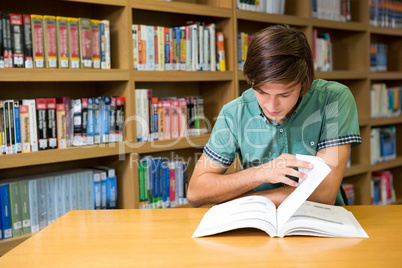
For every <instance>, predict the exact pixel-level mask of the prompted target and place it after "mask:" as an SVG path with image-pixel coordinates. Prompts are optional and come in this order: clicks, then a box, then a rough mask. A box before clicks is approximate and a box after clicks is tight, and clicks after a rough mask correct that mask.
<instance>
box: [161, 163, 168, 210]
mask: <svg viewBox="0 0 402 268" xmlns="http://www.w3.org/2000/svg"><path fill="white" fill-rule="evenodd" d="M169 175H170V170H169V165H168V163H167V162H163V163H162V208H168V207H170V198H169V188H170V180H169Z"/></svg>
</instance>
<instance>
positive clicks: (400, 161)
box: [371, 156, 402, 171]
mask: <svg viewBox="0 0 402 268" xmlns="http://www.w3.org/2000/svg"><path fill="white" fill-rule="evenodd" d="M400 166H402V157H401V156H399V157H397V158H396V159H395V160H391V161H387V162H382V163H378V164H375V165H372V166H371V171H381V170H387V169H392V168H396V167H400Z"/></svg>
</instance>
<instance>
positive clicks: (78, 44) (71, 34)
mask: <svg viewBox="0 0 402 268" xmlns="http://www.w3.org/2000/svg"><path fill="white" fill-rule="evenodd" d="M0 17H1V19H0V68H95V69H110V68H111V54H110V24H109V21H108V20H102V21H101V20H95V19H89V18H70V17H61V16H51V15H35V14H32V15H28V14H12V13H11V14H3V13H1V12H0Z"/></svg>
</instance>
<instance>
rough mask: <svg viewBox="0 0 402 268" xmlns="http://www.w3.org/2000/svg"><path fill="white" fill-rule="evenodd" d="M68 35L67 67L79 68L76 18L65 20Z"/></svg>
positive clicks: (77, 23)
mask: <svg viewBox="0 0 402 268" xmlns="http://www.w3.org/2000/svg"><path fill="white" fill-rule="evenodd" d="M67 21H68V24H67V34H68V60H69V64H68V65H69V67H70V68H72V69H77V68H80V66H81V62H80V41H79V21H78V18H68V19H67Z"/></svg>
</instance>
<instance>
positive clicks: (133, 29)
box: [131, 24, 138, 71]
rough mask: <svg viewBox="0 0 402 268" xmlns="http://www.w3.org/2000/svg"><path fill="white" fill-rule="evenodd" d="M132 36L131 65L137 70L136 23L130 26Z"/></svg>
mask: <svg viewBox="0 0 402 268" xmlns="http://www.w3.org/2000/svg"><path fill="white" fill-rule="evenodd" d="M131 32H132V38H133V65H134V70H135V71H137V70H138V25H137V24H133V25H132V26H131Z"/></svg>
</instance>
